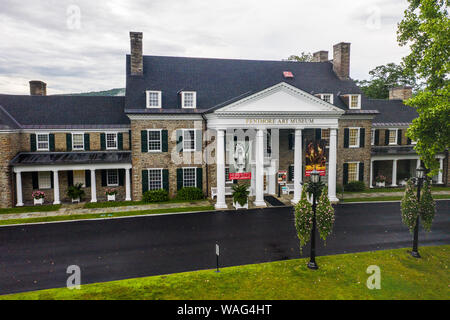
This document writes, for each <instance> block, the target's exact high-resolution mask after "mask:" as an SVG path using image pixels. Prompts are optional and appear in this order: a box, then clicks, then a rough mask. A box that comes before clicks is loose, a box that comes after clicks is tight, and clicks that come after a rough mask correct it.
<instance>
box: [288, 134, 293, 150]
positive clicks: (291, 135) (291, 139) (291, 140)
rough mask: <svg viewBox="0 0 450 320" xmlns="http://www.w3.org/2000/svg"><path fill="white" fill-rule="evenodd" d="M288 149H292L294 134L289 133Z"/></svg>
mask: <svg viewBox="0 0 450 320" xmlns="http://www.w3.org/2000/svg"><path fill="white" fill-rule="evenodd" d="M289 150H294V135H293V134H292V133H289Z"/></svg>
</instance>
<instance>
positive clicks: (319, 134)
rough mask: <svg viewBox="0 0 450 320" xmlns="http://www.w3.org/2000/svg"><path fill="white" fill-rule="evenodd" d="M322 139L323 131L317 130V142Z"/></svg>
mask: <svg viewBox="0 0 450 320" xmlns="http://www.w3.org/2000/svg"><path fill="white" fill-rule="evenodd" d="M320 139H322V129H316V140H320Z"/></svg>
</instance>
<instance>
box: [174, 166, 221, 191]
mask: <svg viewBox="0 0 450 320" xmlns="http://www.w3.org/2000/svg"><path fill="white" fill-rule="evenodd" d="M197 168H198V167H182V169H183V171H182V172H183V188H185V185H184V170H185V169H194V173H195V178H194V179H195V180H194V181H195V188H198V186H197ZM224 173H225V172H224Z"/></svg>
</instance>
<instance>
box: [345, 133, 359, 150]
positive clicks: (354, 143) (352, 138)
mask: <svg viewBox="0 0 450 320" xmlns="http://www.w3.org/2000/svg"><path fill="white" fill-rule="evenodd" d="M359 130H360V128H349V137H348V138H349V139H348V146H349V147H350V148H359Z"/></svg>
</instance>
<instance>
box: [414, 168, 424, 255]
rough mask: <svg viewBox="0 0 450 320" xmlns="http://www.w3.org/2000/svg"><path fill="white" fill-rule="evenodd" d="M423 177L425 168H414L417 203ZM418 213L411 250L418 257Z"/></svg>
mask: <svg viewBox="0 0 450 320" xmlns="http://www.w3.org/2000/svg"><path fill="white" fill-rule="evenodd" d="M424 178H425V168H424V167H422V166H420V167H419V168H417V169H416V181H417V203H418V204H419V203H420V188H421V187H422V183H423V180H424ZM419 216H420V215H419V214H418V215H417V220H416V226H415V227H414V240H413V249H412V251H411V255H412V256H413V257H414V258H420V254H419V251H418V247H419Z"/></svg>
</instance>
